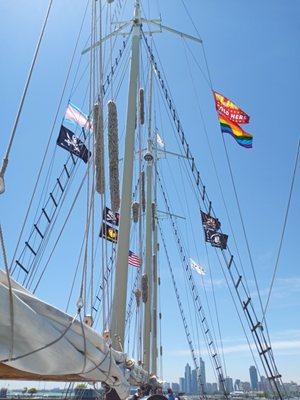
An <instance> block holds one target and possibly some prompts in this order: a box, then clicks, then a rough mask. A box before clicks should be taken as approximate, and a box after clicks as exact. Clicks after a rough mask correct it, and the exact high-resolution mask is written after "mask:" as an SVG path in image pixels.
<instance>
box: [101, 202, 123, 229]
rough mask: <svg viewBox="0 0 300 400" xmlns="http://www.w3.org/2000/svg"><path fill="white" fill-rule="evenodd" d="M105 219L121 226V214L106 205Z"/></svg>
mask: <svg viewBox="0 0 300 400" xmlns="http://www.w3.org/2000/svg"><path fill="white" fill-rule="evenodd" d="M103 219H104V221H105V222H108V223H109V224H112V225H116V226H119V219H120V214H119V213H114V212H113V211H112V210H111V209H110V208H108V207H105V208H104V210H103Z"/></svg>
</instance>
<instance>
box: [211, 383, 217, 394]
mask: <svg viewBox="0 0 300 400" xmlns="http://www.w3.org/2000/svg"><path fill="white" fill-rule="evenodd" d="M211 385H212V392H213V394H216V393H218V384H217V383H216V382H214V383H212V384H211Z"/></svg>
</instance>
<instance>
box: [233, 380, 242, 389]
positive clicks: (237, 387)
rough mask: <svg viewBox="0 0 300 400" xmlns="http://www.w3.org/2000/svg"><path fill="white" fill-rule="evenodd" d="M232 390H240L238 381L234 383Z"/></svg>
mask: <svg viewBox="0 0 300 400" xmlns="http://www.w3.org/2000/svg"><path fill="white" fill-rule="evenodd" d="M234 390H242V388H241V381H240V379H236V380H235V382H234Z"/></svg>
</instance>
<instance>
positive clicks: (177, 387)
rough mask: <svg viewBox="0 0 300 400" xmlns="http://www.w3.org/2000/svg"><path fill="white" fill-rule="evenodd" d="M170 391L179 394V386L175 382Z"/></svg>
mask: <svg viewBox="0 0 300 400" xmlns="http://www.w3.org/2000/svg"><path fill="white" fill-rule="evenodd" d="M171 389H172V390H173V392H174V393H179V392H180V386H179V384H178V383H176V382H172V384H171Z"/></svg>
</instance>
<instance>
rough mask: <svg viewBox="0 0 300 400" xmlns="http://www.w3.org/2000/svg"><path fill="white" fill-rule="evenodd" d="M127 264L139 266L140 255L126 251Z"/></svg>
mask: <svg viewBox="0 0 300 400" xmlns="http://www.w3.org/2000/svg"><path fill="white" fill-rule="evenodd" d="M128 264H129V265H132V266H133V267H137V268H139V267H140V266H141V260H140V257H139V256H137V255H136V254H135V253H134V252H133V251H131V250H129V252H128Z"/></svg>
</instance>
